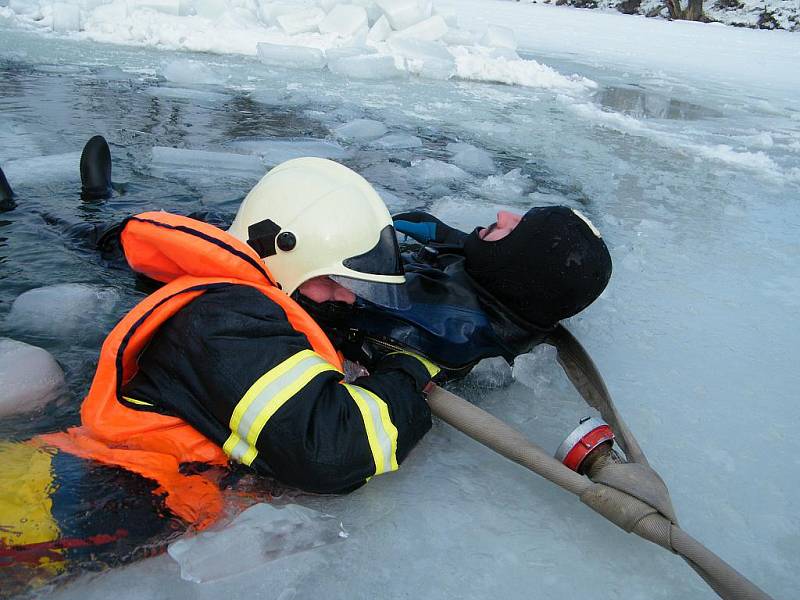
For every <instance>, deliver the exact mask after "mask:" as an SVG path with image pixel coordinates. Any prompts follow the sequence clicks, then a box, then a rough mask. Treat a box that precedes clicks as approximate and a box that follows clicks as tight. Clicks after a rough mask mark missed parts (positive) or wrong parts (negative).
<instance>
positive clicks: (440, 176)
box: [409, 158, 469, 184]
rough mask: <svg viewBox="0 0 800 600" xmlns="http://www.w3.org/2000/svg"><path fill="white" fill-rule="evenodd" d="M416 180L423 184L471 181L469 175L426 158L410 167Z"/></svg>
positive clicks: (457, 168)
mask: <svg viewBox="0 0 800 600" xmlns="http://www.w3.org/2000/svg"><path fill="white" fill-rule="evenodd" d="M409 171H411V172H412V173H413V176H414V178H415V179H416V180H417V181H419V182H422V183H425V184H430V183H448V182H453V181H460V180H463V179H469V173H467V172H466V171H464V170H463V169H461V168H460V167H457V166H455V165H451V164H450V163H446V162H444V161H441V160H436V159H435V158H426V159H423V160H421V161H419V162H417V163H416V164H413V165H412V166H411V167H409Z"/></svg>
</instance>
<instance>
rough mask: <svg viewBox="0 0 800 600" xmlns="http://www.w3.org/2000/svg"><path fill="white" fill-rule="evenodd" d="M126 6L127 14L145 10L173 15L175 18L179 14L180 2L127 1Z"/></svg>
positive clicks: (155, 0) (166, 0)
mask: <svg viewBox="0 0 800 600" xmlns="http://www.w3.org/2000/svg"><path fill="white" fill-rule="evenodd" d="M127 6H128V12H129V13H131V12H133V11H135V10H137V9H142V8H145V9H150V10H156V11H158V12H163V13H166V14H168V15H175V16H176V17H177V16H179V15H180V14H181V2H180V0H127Z"/></svg>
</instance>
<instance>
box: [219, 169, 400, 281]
mask: <svg viewBox="0 0 800 600" xmlns="http://www.w3.org/2000/svg"><path fill="white" fill-rule="evenodd" d="M228 233H230V234H231V235H233V236H234V237H236V238H238V239H240V240H242V241H244V242H246V243H247V244H249V245H250V246H251V247H252V248H253V249H255V251H256V252H257V253H258V255H259V256H260V257H261V258H262V259H263V261H264V263H265V264H266V265H267V268H268V269H269V271H270V273H271V274H272V276H273V278H274V279H275V281H276V282H277V283H278V284H279V286H280V287H281V289H282V290H284V291H285V292H286V293H287V294H291V293H293V292H294V291H295V290H296V289H297V288H298V287H299V286H300V285H301V284H302V283H304V282H306V281H308V280H309V279H313V278H314V277H319V276H321V275H334V276H341V277H346V278H352V279H357V280H362V281H369V282H377V283H392V284H397V283H403V282H404V281H405V277H404V276H403V267H402V262H401V260H400V250H399V248H398V245H397V238H396V237H395V233H394V227H393V225H392V218H391V216H390V215H389V211H388V210H387V208H386V205H385V204H384V203H383V200H381V197H380V196H378V194H377V192H376V191H375V190H374V189H373V187H372V186H371V185H370V184H369V183H368V182H367V180H366V179H364V178H363V177H361V175H359V174H358V173H355V172H354V171H352V170H350V169H348V168H347V167H345V166H343V165H340V164H338V163H335V162H333V161H331V160H325V159H322V158H296V159H294V160H289V161H286V162H284V163H281V164H280V165H278V166H277V167H275V168H273V169H272V170H271V171H269V173H267V174H266V175H265V176H264V177H263V178H262V179H261V181H259V182H258V183H257V184H256V186H255V187H254V188H253V189H252V190H250V193H249V194H247V197H245V199H244V200H243V201H242V204H241V206H240V207H239V211H238V212H237V213H236V218H235V219H234V220H233V223H232V224H231V227H230V229H228Z"/></svg>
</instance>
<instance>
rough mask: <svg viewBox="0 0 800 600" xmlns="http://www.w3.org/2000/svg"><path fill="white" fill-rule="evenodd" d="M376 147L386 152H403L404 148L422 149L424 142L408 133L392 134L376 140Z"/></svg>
mask: <svg viewBox="0 0 800 600" xmlns="http://www.w3.org/2000/svg"><path fill="white" fill-rule="evenodd" d="M374 145H375V146H377V147H378V148H383V149H384V150H401V149H404V148H420V147H421V146H422V140H421V139H419V138H418V137H417V136H415V135H410V134H408V133H390V134H389V135H385V136H383V137H382V138H381V139H379V140H376V141H375V143H374Z"/></svg>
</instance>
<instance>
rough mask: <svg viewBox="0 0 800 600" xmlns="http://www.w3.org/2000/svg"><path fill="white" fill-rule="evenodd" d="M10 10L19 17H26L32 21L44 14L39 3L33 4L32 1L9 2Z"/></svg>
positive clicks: (14, 0) (16, 0)
mask: <svg viewBox="0 0 800 600" xmlns="http://www.w3.org/2000/svg"><path fill="white" fill-rule="evenodd" d="M8 8H10V9H11V10H13V11H14V12H15V13H17V14H18V15H25V16H27V17H31V18H32V19H37V18H39V17H41V14H42V13H41V9H40V7H39V3H38V2H31V0H8Z"/></svg>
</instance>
